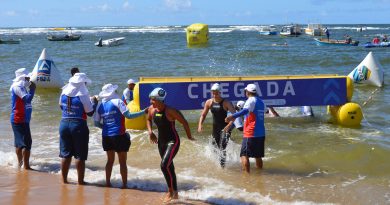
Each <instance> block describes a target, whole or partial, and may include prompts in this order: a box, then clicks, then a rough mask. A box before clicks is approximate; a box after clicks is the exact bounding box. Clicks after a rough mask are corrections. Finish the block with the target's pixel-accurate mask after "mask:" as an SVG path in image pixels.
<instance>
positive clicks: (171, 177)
mask: <svg viewBox="0 0 390 205" xmlns="http://www.w3.org/2000/svg"><path fill="white" fill-rule="evenodd" d="M166 96H167V93H166V91H165V90H164V89H162V88H155V89H154V90H153V91H152V92H151V93H150V94H149V98H150V103H151V106H150V107H149V109H148V119H147V121H146V125H147V128H148V132H149V138H150V141H151V142H152V143H154V144H156V143H157V144H158V151H159V153H160V157H161V164H160V166H161V171H162V172H163V174H164V177H165V180H166V183H167V186H168V193H167V194H166V196H165V197H164V199H163V201H164V202H169V201H171V200H172V199H178V197H179V196H178V192H177V181H176V173H175V167H174V165H173V158H174V157H175V156H176V154H177V152H178V151H179V147H180V139H179V135H178V133H177V131H176V128H175V121H176V120H177V121H179V122H180V123H181V124H182V125H183V127H184V130H185V132H186V134H187V137H188V139H189V140H194V138H193V137H192V136H191V131H190V127H189V125H188V122H187V120H186V119H185V118H184V116H183V115H182V114H181V112H180V111H178V110H176V109H175V108H171V107H169V106H167V105H166V104H165V103H164V100H165V97H166ZM152 121H153V122H154V123H155V124H156V125H157V129H158V138H157V137H156V135H155V134H154V133H153V130H152Z"/></svg>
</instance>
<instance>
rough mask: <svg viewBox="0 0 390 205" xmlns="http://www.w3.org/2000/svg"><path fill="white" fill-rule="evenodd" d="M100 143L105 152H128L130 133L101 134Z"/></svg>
mask: <svg viewBox="0 0 390 205" xmlns="http://www.w3.org/2000/svg"><path fill="white" fill-rule="evenodd" d="M102 144H103V150H104V151H106V152H107V151H115V152H128V151H129V148H130V145H131V141H130V135H129V134H128V133H125V134H123V135H117V136H103V140H102Z"/></svg>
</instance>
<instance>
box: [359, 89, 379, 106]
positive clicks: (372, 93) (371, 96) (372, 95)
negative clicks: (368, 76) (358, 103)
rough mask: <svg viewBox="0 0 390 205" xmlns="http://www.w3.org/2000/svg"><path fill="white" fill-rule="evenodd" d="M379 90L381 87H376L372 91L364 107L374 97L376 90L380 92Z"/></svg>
mask: <svg viewBox="0 0 390 205" xmlns="http://www.w3.org/2000/svg"><path fill="white" fill-rule="evenodd" d="M378 90H379V88H377V89H375V90H374V91H372V92H371V95H370V97H368V98H367V100H366V101H364V102H363V104H362V107H363V106H365V105H367V103H369V102H370V101H371V100H372V99H373V97H374V94H375V93H376V92H378Z"/></svg>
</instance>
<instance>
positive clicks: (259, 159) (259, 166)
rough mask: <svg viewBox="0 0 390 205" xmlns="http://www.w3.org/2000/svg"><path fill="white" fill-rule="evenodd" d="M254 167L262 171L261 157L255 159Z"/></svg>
mask: <svg viewBox="0 0 390 205" xmlns="http://www.w3.org/2000/svg"><path fill="white" fill-rule="evenodd" d="M256 167H257V168H258V169H263V159H262V158H261V157H259V158H256Z"/></svg>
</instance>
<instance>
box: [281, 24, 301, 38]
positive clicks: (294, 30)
mask: <svg viewBox="0 0 390 205" xmlns="http://www.w3.org/2000/svg"><path fill="white" fill-rule="evenodd" d="M280 35H281V36H293V37H296V36H299V35H301V27H300V26H299V25H298V24H291V25H288V26H283V27H282V30H281V31H280Z"/></svg>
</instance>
